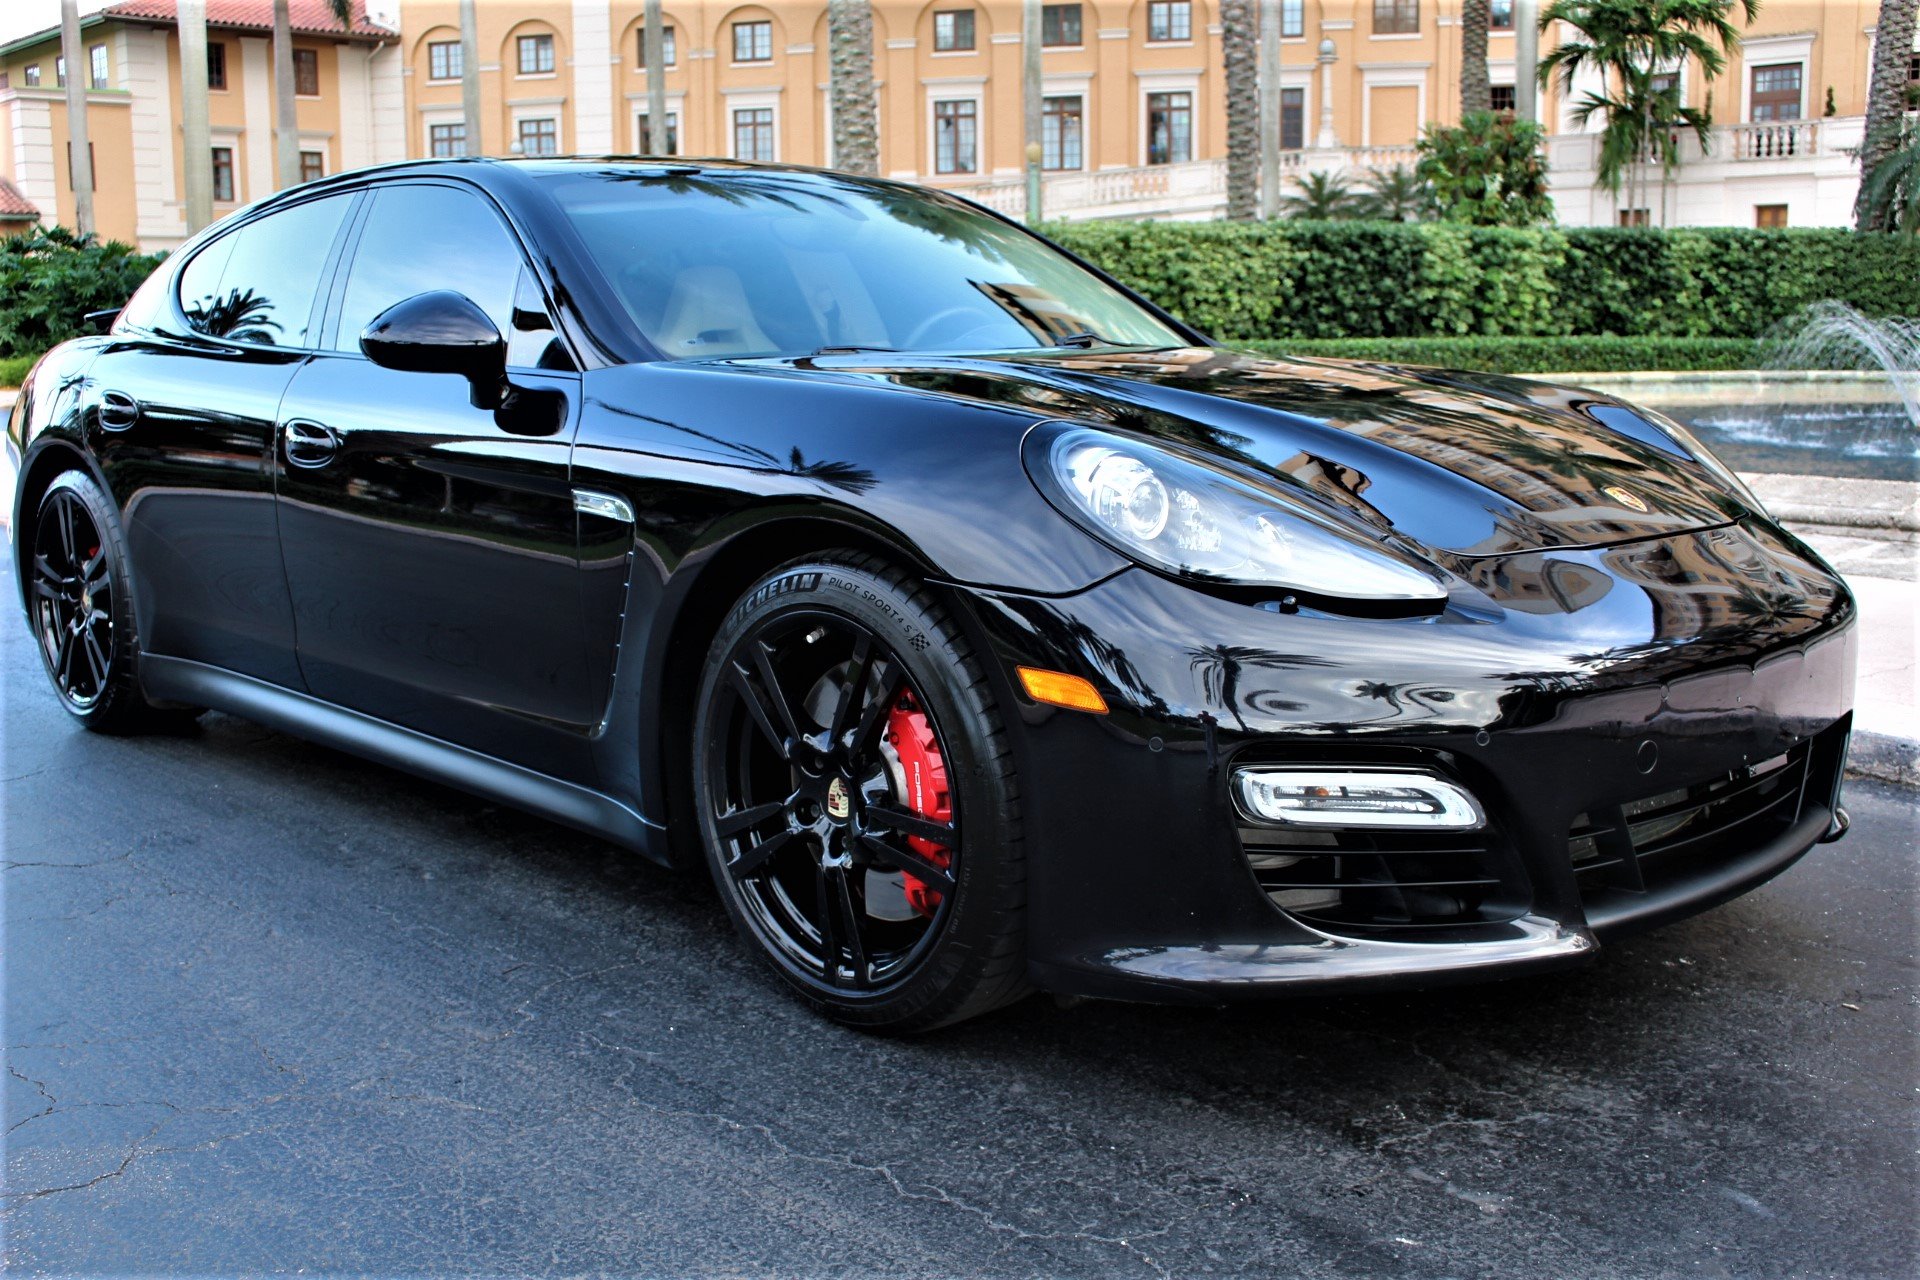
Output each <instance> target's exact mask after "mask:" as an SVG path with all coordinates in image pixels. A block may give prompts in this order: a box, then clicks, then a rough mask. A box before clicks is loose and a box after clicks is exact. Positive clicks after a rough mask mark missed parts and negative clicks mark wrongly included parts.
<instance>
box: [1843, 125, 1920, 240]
mask: <svg viewBox="0 0 1920 1280" xmlns="http://www.w3.org/2000/svg"><path fill="white" fill-rule="evenodd" d="M1894 136H1895V143H1896V146H1897V148H1898V149H1897V150H1893V151H1889V152H1887V153H1886V154H1885V155H1883V156H1882V157H1881V158H1880V162H1879V163H1878V164H1876V165H1874V166H1873V169H1872V171H1871V172H1869V173H1868V174H1867V176H1866V179H1865V181H1863V182H1862V183H1861V184H1860V206H1861V216H1860V218H1859V222H1858V225H1859V228H1860V230H1862V231H1897V232H1899V233H1901V234H1902V235H1909V236H1920V125H1916V124H1915V123H1914V122H1913V121H1911V120H1907V121H1902V122H1900V127H1899V129H1898V130H1897V131H1896V133H1895V135H1894Z"/></svg>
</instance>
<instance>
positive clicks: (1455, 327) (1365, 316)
mask: <svg viewBox="0 0 1920 1280" xmlns="http://www.w3.org/2000/svg"><path fill="white" fill-rule="evenodd" d="M1048 231H1049V234H1051V235H1052V236H1053V237H1054V238H1055V239H1057V240H1059V241H1060V242H1061V243H1062V244H1064V245H1066V246H1067V247H1068V248H1069V249H1072V250H1073V251H1074V252H1076V253H1078V254H1080V255H1082V256H1083V257H1086V258H1087V259H1089V260H1090V261H1093V262H1095V263H1098V264H1099V265H1100V266H1102V267H1104V268H1105V269H1106V270H1108V271H1110V272H1112V273H1113V274H1114V275H1116V276H1118V277H1119V278H1120V279H1122V280H1124V281H1126V282H1127V283H1129V284H1131V285H1133V286H1134V287H1136V288H1138V289H1140V290H1141V292H1143V293H1145V294H1146V295H1147V296H1148V297H1150V298H1153V299H1154V300H1155V301H1156V302H1159V303H1160V304H1161V305H1162V306H1164V307H1166V308H1167V309H1168V310H1170V311H1172V312H1174V314H1176V315H1178V316H1180V317H1181V318H1183V319H1185V320H1187V321H1188V322H1189V323H1192V324H1194V325H1197V326H1198V327H1199V328H1201V329H1203V330H1205V331H1207V332H1208V333H1211V334H1213V335H1215V336H1216V337H1219V338H1223V339H1291V338H1415V337H1434V336H1446V335H1466V334H1475V335H1487V336H1498V335H1502V334H1513V335H1524V336H1535V337H1552V336H1558V335H1563V334H1619V335H1624V336H1648V337H1677V338H1754V337H1758V336H1760V335H1761V334H1763V333H1765V332H1766V330H1767V329H1768V328H1769V327H1770V326H1771V325H1773V324H1774V323H1776V322H1777V321H1779V320H1781V319H1784V318H1785V317H1787V316H1789V315H1791V314H1793V313H1794V312H1795V311H1797V310H1799V309H1800V308H1801V307H1803V306H1805V305H1806V304H1807V303H1809V302H1816V301H1820V300H1823V299H1837V300H1839V301H1842V302H1846V303H1849V304H1851V305H1853V306H1855V307H1857V308H1859V309H1860V310H1861V311H1863V312H1865V313H1866V314H1868V315H1909V316H1913V315H1920V237H1914V236H1892V235H1865V236H1863V235H1857V234H1855V233H1854V232H1851V231H1846V230H1839V229H1831V228H1799V229H1788V230H1782V231H1754V230H1745V229H1740V228H1731V227H1682V228H1675V229H1671V230H1666V229H1661V228H1640V227H1633V228H1613V227H1524V228H1512V227H1462V226H1457V225H1452V224H1446V223H1373V222H1293V221H1282V222H1265V223H1193V222H1076V223H1057V224H1055V225H1053V226H1051V227H1050V228H1048Z"/></svg>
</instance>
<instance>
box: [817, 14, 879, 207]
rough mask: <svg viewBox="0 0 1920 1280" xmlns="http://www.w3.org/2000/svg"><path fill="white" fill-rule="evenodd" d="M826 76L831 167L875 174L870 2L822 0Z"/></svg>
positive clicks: (876, 130)
mask: <svg viewBox="0 0 1920 1280" xmlns="http://www.w3.org/2000/svg"><path fill="white" fill-rule="evenodd" d="M827 43H828V46H829V52H828V62H827V79H828V82H829V84H830V85H831V86H832V95H833V167H834V168H836V169H839V170H842V171H843V172H846V173H858V174H863V175H865V176H867V177H874V176H877V175H878V174H879V172H880V113H879V107H878V105H877V104H876V103H875V101H874V94H873V6H872V5H871V4H868V3H867V0H827Z"/></svg>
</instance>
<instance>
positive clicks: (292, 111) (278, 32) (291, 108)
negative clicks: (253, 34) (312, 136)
mask: <svg viewBox="0 0 1920 1280" xmlns="http://www.w3.org/2000/svg"><path fill="white" fill-rule="evenodd" d="M293 91H294V83H293V19H292V17H291V15H290V14H289V13H288V12H287V0H273V154H274V169H275V171H276V172H275V181H274V186H275V187H276V188H278V189H280V190H285V189H286V188H288V187H291V186H295V185H297V184H298V183H299V181H300V110H299V107H298V106H297V105H296V104H295V103H294V100H293Z"/></svg>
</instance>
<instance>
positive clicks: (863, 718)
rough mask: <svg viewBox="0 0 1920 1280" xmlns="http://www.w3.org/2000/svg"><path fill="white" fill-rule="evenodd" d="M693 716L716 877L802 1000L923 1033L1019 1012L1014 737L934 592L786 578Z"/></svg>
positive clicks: (804, 571) (805, 570) (727, 628)
mask: <svg viewBox="0 0 1920 1280" xmlns="http://www.w3.org/2000/svg"><path fill="white" fill-rule="evenodd" d="M697 707H698V710H697V713H696V714H697V719H696V725H695V733H694V753H695V754H694V760H695V771H694V772H695V788H696V791H697V797H696V799H697V804H698V809H699V820H700V828H701V835H702V843H703V844H704V846H705V849H706V854H707V861H708V864H709V866H710V868H711V870H712V872H713V877H714V880H715V882H716V883H717V884H718V885H719V888H720V893H721V897H722V898H723V899H724V900H725V902H726V904H727V910H728V913H729V914H730V915H731V916H732V917H733V920H734V923H735V925H736V926H737V927H738V928H739V930H740V932H741V933H742V934H743V935H744V936H745V937H746V938H747V939H748V940H749V941H750V942H751V943H752V944H753V945H754V946H755V947H756V949H758V950H759V951H760V952H761V953H762V954H763V955H764V956H765V957H766V958H767V959H768V960H769V961H770V962H771V963H772V965H773V968H774V970H775V971H776V972H777V973H778V974H779V975H780V977H781V978H782V979H783V980H784V981H785V982H786V984H787V985H788V986H789V987H790V988H791V989H792V990H793V991H795V992H796V993H797V994H798V995H799V996H801V998H802V999H804V1000H806V1001H807V1002H808V1003H810V1004H812V1005H813V1006H814V1007H815V1008H817V1009H819V1010H821V1011H822V1012H824V1013H826V1014H828V1015H829V1016H831V1017H834V1018H836V1019H839V1020H840V1021H843V1022H846V1023H849V1024H851V1025H855V1026H860V1027H865V1028H868V1029H872V1030H886V1031H917V1030H925V1029H928V1028H931V1027H936V1026H940V1025H943V1024H945V1023H950V1022H957V1021H959V1020H961V1019H963V1018H968V1017H972V1016H974V1015H976V1014H981V1013H985V1012H987V1011H988V1010H990V1009H993V1008H996V1007H998V1006H1000V1005H1003V1004H1006V1003H1010V1002H1011V1001H1013V1000H1015V999H1018V998H1019V997H1020V996H1021V995H1024V994H1025V993H1026V990H1027V988H1026V985H1025V980H1024V958H1023V954H1022V951H1023V949H1022V946H1021V940H1022V929H1023V923H1024V922H1023V919H1022V915H1023V908H1024V904H1025V868H1024V863H1023V860H1022V853H1023V851H1022V848H1021V843H1020V822H1019V805H1018V796H1017V790H1016V787H1015V778H1014V773H1013V765H1012V758H1011V753H1010V751H1009V748H1008V745H1007V740H1006V732H1005V729H1004V727H1003V723H1002V720H1001V718H1000V714H999V711H998V709H997V707H996V706H995V702H994V698H993V694H992V691H991V688H990V686H989V684H988V681H987V677H986V674H985V670H984V668H983V667H982V664H981V663H980V661H979V660H978V659H977V658H976V656H975V655H974V653H973V651H972V649H971V647H970V646H969V645H968V644H967V642H966V640H965V637H964V636H963V635H962V633H961V631H960V629H959V628H958V627H957V626H956V625H955V624H954V622H953V620H952V618H951V617H950V616H949V615H948V614H947V613H946V611H945V610H944V609H942V608H941V607H940V605H939V603H938V602H937V601H936V600H935V599H934V597H933V595H932V593H931V592H930V591H929V590H928V588H927V587H926V586H925V585H924V584H921V583H919V582H916V581H915V580H914V579H913V578H911V577H910V576H908V575H907V574H905V573H903V572H901V571H900V570H898V569H897V568H894V567H893V566H890V565H887V564H885V563H884V562H882V561H879V560H876V559H873V558H871V557H852V556H849V557H848V558H846V559H824V560H820V561H813V562H806V563H801V564H795V565H791V566H789V567H787V568H784V569H781V570H779V571H778V572H776V573H774V574H772V575H770V576H768V577H767V578H765V579H763V580H762V581H761V582H759V583H758V584H756V585H755V586H754V587H753V589H752V590H750V591H748V592H747V594H746V596H745V597H744V598H742V600H741V601H740V603H739V604H738V605H736V606H735V607H734V609H733V611H732V613H731V614H730V615H729V616H728V618H727V620H726V622H725V623H724V624H723V625H722V627H721V630H720V634H719V636H718V637H716V639H715V641H714V644H713V647H712V650H711V653H710V656H709V658H708V661H707V665H706V670H705V672H704V674H703V677H702V680H701V688H700V695H699V701H698V703H697Z"/></svg>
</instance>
